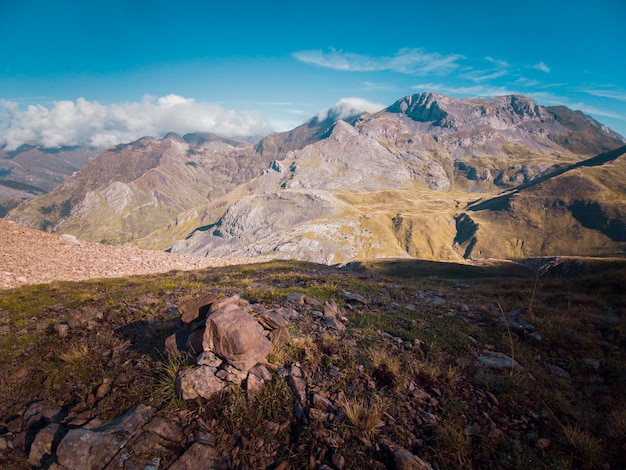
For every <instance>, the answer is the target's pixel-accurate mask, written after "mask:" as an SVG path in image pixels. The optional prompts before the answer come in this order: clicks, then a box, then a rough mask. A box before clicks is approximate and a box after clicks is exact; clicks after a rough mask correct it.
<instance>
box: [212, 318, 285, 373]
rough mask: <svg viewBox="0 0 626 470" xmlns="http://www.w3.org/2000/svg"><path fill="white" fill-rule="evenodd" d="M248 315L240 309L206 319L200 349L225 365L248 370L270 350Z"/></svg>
mask: <svg viewBox="0 0 626 470" xmlns="http://www.w3.org/2000/svg"><path fill="white" fill-rule="evenodd" d="M257 325H258V323H257V322H256V320H255V319H254V317H253V316H252V315H250V314H249V313H248V312H246V311H245V310H243V309H241V308H236V309H234V310H230V309H221V310H217V311H216V312H214V313H212V314H211V316H209V318H208V319H207V323H206V329H205V332H204V338H203V341H202V346H203V349H204V350H211V351H213V352H214V353H215V354H217V355H218V356H219V357H221V358H222V359H224V360H226V361H227V362H228V363H229V364H231V365H232V366H234V367H236V368H237V369H239V370H242V371H248V370H250V368H252V367H253V366H254V365H255V364H257V363H258V362H259V361H261V360H265V359H266V358H267V355H268V354H269V353H270V352H271V350H272V347H273V346H272V343H271V342H270V341H269V340H268V339H267V338H266V337H265V336H263V334H261V333H260V332H259V331H258V329H257Z"/></svg>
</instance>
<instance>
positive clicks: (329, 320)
mask: <svg viewBox="0 0 626 470" xmlns="http://www.w3.org/2000/svg"><path fill="white" fill-rule="evenodd" d="M324 323H326V326H328V328H330V329H332V330H337V331H345V329H346V325H344V324H343V323H342V322H341V321H340V320H339V319H338V318H334V317H325V318H324Z"/></svg>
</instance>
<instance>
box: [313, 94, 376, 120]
mask: <svg viewBox="0 0 626 470" xmlns="http://www.w3.org/2000/svg"><path fill="white" fill-rule="evenodd" d="M384 108H385V105H384V104H380V103H372V102H371V101H367V100H364V99H363V98H342V99H341V100H339V101H338V102H337V103H336V104H335V105H334V106H333V107H332V108H330V109H326V110H324V111H320V112H319V113H317V116H316V117H317V118H318V119H319V120H320V121H323V120H324V119H326V118H329V117H330V118H332V119H334V120H337V119H348V118H351V117H354V116H358V115H359V114H363V113H375V112H377V111H380V110H381V109H384Z"/></svg>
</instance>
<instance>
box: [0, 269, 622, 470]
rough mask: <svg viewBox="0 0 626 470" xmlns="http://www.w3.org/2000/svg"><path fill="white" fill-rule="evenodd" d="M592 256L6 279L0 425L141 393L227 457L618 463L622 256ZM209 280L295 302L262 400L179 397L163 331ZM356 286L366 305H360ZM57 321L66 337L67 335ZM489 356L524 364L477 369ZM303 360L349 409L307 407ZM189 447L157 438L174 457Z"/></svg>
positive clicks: (179, 362) (317, 388) (306, 464)
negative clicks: (29, 281)
mask: <svg viewBox="0 0 626 470" xmlns="http://www.w3.org/2000/svg"><path fill="white" fill-rule="evenodd" d="M585 266H587V268H588V274H585V272H581V273H579V274H578V275H576V276H568V275H567V272H565V271H555V272H554V273H551V272H548V273H547V274H545V275H543V276H536V275H535V273H536V271H527V270H525V269H522V268H520V267H519V265H513V264H505V265H494V266H463V265H453V264H447V263H441V264H439V263H431V262H419V261H402V262H399V261H393V262H386V263H385V262H376V263H373V262H372V263H364V264H362V265H359V266H352V267H351V268H350V269H347V268H343V269H340V268H334V267H328V266H320V265H313V264H307V263H300V262H291V261H290V262H278V261H276V262H271V263H265V264H261V265H248V266H234V267H225V268H219V269H212V270H205V271H195V272H178V273H169V274H165V275H158V276H156V275H155V276H141V277H133V278H129V279H111V280H99V281H89V282H81V283H67V282H57V283H52V284H49V285H38V286H24V287H21V288H18V289H12V290H5V291H2V292H0V327H1V329H0V358H1V359H0V361H1V363H0V367H1V369H2V374H1V378H0V385H1V386H0V390H1V392H0V430H1V431H2V434H5V435H8V434H16V433H19V432H23V431H24V428H23V427H22V426H23V425H22V424H21V418H20V416H21V414H22V413H23V411H24V409H25V408H27V407H28V406H29V405H31V404H32V403H35V402H39V401H43V402H46V403H58V404H62V405H63V407H64V409H65V410H68V412H70V413H74V415H75V416H81V417H83V416H86V417H87V418H88V419H93V418H98V419H100V420H101V421H103V422H108V421H109V420H111V419H112V418H114V417H116V416H118V415H119V414H120V413H121V412H123V411H125V410H127V409H129V408H130V407H132V406H133V405H135V404H137V403H143V404H147V405H150V406H153V407H155V409H156V410H157V412H158V413H159V414H160V415H162V416H165V417H168V419H173V420H178V421H180V422H181V425H183V426H184V427H185V429H186V431H185V432H186V433H188V435H189V436H196V435H205V436H210V439H211V442H213V444H214V445H215V448H216V449H217V451H218V453H219V455H222V456H223V457H224V459H225V460H226V461H227V462H229V465H230V466H231V467H237V466H239V467H240V468H253V467H254V468H256V467H268V466H271V465H276V463H277V462H280V461H284V462H288V463H289V464H290V465H291V467H292V468H315V467H317V466H319V465H321V464H322V463H326V464H327V465H329V466H330V465H332V461H333V456H334V455H335V454H338V455H339V454H340V456H341V458H342V459H344V461H345V468H354V467H362V468H384V466H385V465H388V466H391V465H392V463H390V462H393V459H392V457H391V456H390V455H389V453H388V452H387V451H386V450H385V449H387V447H386V446H388V445H389V444H393V445H396V446H402V447H404V448H405V449H408V450H409V451H410V452H411V453H413V454H414V455H417V456H419V457H420V458H422V459H423V460H425V461H428V462H429V463H430V464H432V465H433V466H434V467H436V468H472V467H473V468H487V467H489V468H528V465H529V463H528V462H530V461H532V462H533V465H534V466H535V467H536V468H562V469H570V468H571V469H574V468H598V467H601V466H602V465H603V464H604V463H609V464H610V465H611V468H619V466H620V465H621V462H623V459H624V456H625V453H624V452H625V449H626V412H625V411H624V410H625V407H624V401H623V390H624V389H626V364H625V362H626V361H624V358H623V354H624V347H625V346H626V342H625V338H626V335H625V331H624V328H625V326H624V325H625V323H624V322H625V320H624V317H623V315H624V312H625V311H626V296H625V294H624V291H623V286H624V285H626V284H625V280H626V276H625V269H624V263H616V262H615V263H614V264H611V263H608V264H607V265H606V267H605V268H604V269H601V266H600V261H598V260H590V261H589V262H588V264H586V265H585ZM207 291H212V292H218V293H220V294H222V295H223V296H225V297H226V296H230V295H232V294H235V293H241V294H242V295H243V296H244V298H246V299H247V300H249V301H251V302H259V303H262V304H263V305H264V306H266V307H267V308H283V307H286V308H295V309H296V311H297V312H298V313H297V315H296V317H294V318H295V319H294V320H293V321H292V322H291V323H290V325H289V330H290V333H291V335H292V341H291V342H290V343H288V344H287V345H284V346H280V347H276V348H275V349H274V350H273V351H272V353H271V354H270V356H269V358H268V360H269V361H270V362H271V363H272V364H273V367H274V369H273V370H272V371H271V375H272V379H271V381H269V382H268V383H267V384H266V386H265V388H264V389H263V390H262V391H261V392H260V393H259V394H258V395H257V396H256V397H254V398H252V399H251V398H250V397H248V396H247V395H246V393H245V392H244V391H243V390H241V389H240V388H238V387H234V388H232V389H231V390H230V391H229V392H227V394H226V395H224V396H223V397H221V398H219V399H216V400H214V401H210V402H208V401H206V400H200V399H198V400H192V401H188V402H183V401H180V400H179V399H178V398H177V396H176V393H175V389H174V382H175V379H176V376H177V374H178V371H179V370H181V369H182V368H184V367H186V366H187V365H188V364H189V363H188V359H189V358H188V357H186V356H183V355H180V356H169V357H167V358H166V357H165V353H164V341H165V338H166V337H167V336H168V335H170V334H171V333H173V332H174V331H175V330H176V329H177V328H178V327H179V325H180V324H179V320H178V317H177V315H175V314H174V313H175V312H174V313H173V309H174V307H176V306H177V305H180V304H181V303H182V302H184V301H185V300H188V299H191V298H194V297H197V296H199V295H201V294H204V293H206V292H207ZM344 291H347V292H350V293H353V294H360V295H362V296H363V297H364V298H365V300H366V302H365V303H359V302H354V301H349V300H348V299H347V298H346V297H345V295H344V294H343V293H342V292H344ZM292 292H298V293H303V294H306V295H307V296H309V297H311V298H315V299H317V300H319V301H321V302H322V303H323V301H326V300H334V301H335V302H336V303H337V305H338V307H339V309H340V312H341V315H344V316H345V317H346V319H347V329H346V330H345V331H336V330H331V329H329V328H327V327H326V326H324V323H323V322H321V321H320V318H321V317H320V315H321V310H323V304H321V305H308V304H307V305H304V306H296V307H294V306H293V305H291V304H287V303H286V302H285V296H286V295H288V294H289V293H292ZM531 306H532V311H531ZM517 308H526V310H525V311H526V312H527V313H526V320H527V321H529V322H531V323H532V325H533V326H534V330H533V331H528V332H526V331H520V330H518V329H516V328H515V327H514V326H512V325H506V324H504V323H502V322H501V321H500V317H501V316H502V315H503V314H508V313H510V312H512V311H513V310H515V309H517ZM316 312H317V313H316ZM59 325H68V330H67V331H66V332H65V333H63V334H61V333H60V332H61V331H65V330H63V329H62V328H60V327H59ZM484 350H490V351H496V352H502V353H504V354H506V355H509V356H511V357H514V359H515V360H516V361H518V362H519V363H520V365H521V367H519V368H517V367H516V368H504V369H488V368H484V367H481V366H479V365H478V364H477V362H476V359H477V357H479V356H480V355H481V354H482V353H483V351H484ZM296 363H297V364H299V367H300V368H301V369H302V371H303V374H304V380H305V382H306V384H307V396H308V397H309V398H310V397H311V396H312V395H313V394H317V395H319V396H320V397H324V398H326V399H328V400H329V401H330V402H331V403H333V404H334V405H335V406H336V407H337V408H338V410H341V411H335V412H334V414H333V413H331V414H332V415H333V416H334V418H333V419H331V418H328V417H325V416H326V414H324V413H326V412H324V413H320V414H319V416H314V415H308V414H307V413H309V410H307V409H305V410H304V415H302V414H298V412H297V406H295V398H294V394H293V393H292V391H291V390H290V388H289V385H288V383H287V380H285V379H284V378H283V377H281V376H280V374H279V372H278V371H279V370H280V368H282V367H288V366H290V365H292V364H296ZM103 384H109V385H110V391H108V393H104V392H102V387H103ZM99 390H100V392H99ZM305 408H306V407H305ZM79 410H80V413H79ZM74 415H72V416H74ZM7 433H8V434H7ZM198 433H199V434H198ZM202 433H204V434H202ZM184 450H185V448H184V446H183V447H167V448H162V449H160V451H159V452H160V453H159V454H158V456H159V458H160V459H161V462H162V465H163V466H164V468H166V467H167V465H168V464H170V463H172V462H174V461H175V460H176V459H177V458H178V457H179V456H180V454H181V453H182V452H183V451H184ZM26 458H27V455H26V454H25V451H24V448H19V447H18V448H16V449H15V450H13V451H10V452H6V453H4V454H3V455H2V457H0V466H3V467H4V468H22V467H23V466H24V465H23V463H24V462H25V461H26ZM334 459H335V460H334V461H335V462H339V461H340V459H339V457H337V456H335V457H334Z"/></svg>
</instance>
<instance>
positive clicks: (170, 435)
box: [143, 416, 185, 443]
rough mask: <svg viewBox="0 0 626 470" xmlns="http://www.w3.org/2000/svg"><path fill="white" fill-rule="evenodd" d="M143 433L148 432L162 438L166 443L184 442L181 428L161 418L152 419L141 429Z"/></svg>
mask: <svg viewBox="0 0 626 470" xmlns="http://www.w3.org/2000/svg"><path fill="white" fill-rule="evenodd" d="M143 429H144V431H149V432H151V433H154V434H156V435H157V436H159V437H162V438H163V439H165V440H166V441H169V442H173V443H179V442H182V441H184V440H185V435H184V434H183V430H182V428H181V427H180V426H179V425H178V424H177V423H175V422H173V421H170V420H167V419H165V418H163V417H161V416H158V417H156V418H153V419H152V420H151V421H150V422H149V423H148V424H146V425H145V426H144V427H143Z"/></svg>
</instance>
